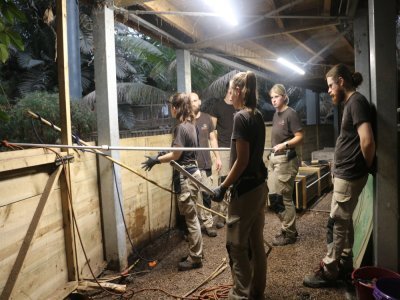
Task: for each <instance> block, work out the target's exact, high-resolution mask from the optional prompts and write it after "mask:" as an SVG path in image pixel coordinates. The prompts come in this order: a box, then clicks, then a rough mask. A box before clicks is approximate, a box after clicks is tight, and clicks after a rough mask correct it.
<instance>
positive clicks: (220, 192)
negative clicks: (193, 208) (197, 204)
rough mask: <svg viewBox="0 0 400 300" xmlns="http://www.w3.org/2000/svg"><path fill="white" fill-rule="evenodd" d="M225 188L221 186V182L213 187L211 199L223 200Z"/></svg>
mask: <svg viewBox="0 0 400 300" xmlns="http://www.w3.org/2000/svg"><path fill="white" fill-rule="evenodd" d="M226 190H227V188H226V187H224V186H222V184H221V185H220V186H219V187H217V188H215V189H214V191H213V192H214V195H212V196H211V199H212V200H213V201H215V202H221V201H222V200H224V196H225V193H226Z"/></svg>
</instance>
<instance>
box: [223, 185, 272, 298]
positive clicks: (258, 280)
mask: <svg viewBox="0 0 400 300" xmlns="http://www.w3.org/2000/svg"><path fill="white" fill-rule="evenodd" d="M267 193H268V190H267V185H266V184H265V183H263V184H261V185H259V186H257V187H256V188H255V189H253V190H251V191H249V192H247V193H245V194H243V195H241V196H239V197H232V199H231V202H230V203H229V206H228V219H227V222H226V223H227V229H226V230H227V231H226V248H227V250H228V255H229V264H230V266H231V272H232V279H233V287H232V289H231V290H230V292H229V296H228V299H235V300H237V299H264V290H265V285H266V277H267V261H266V256H265V249H264V234H263V230H264V220H265V214H264V208H265V199H266V195H267ZM235 220H236V221H235ZM249 248H250V249H249ZM249 253H251V254H250V255H249Z"/></svg>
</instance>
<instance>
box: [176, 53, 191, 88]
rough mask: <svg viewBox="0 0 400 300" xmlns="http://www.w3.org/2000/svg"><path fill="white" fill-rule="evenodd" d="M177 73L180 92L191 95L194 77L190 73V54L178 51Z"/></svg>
mask: <svg viewBox="0 0 400 300" xmlns="http://www.w3.org/2000/svg"><path fill="white" fill-rule="evenodd" d="M175 51H176V72H177V80H178V92H182V93H190V92H191V91H192V77H191V76H192V75H191V72H190V52H189V51H188V50H183V49H176V50H175Z"/></svg>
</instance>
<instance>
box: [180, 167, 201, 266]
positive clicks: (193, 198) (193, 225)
mask: <svg viewBox="0 0 400 300" xmlns="http://www.w3.org/2000/svg"><path fill="white" fill-rule="evenodd" d="M192 175H193V177H195V178H196V179H197V180H199V181H200V180H201V176H200V171H199V170H197V171H196V172H194V173H193V174H192ZM179 182H180V186H181V192H180V194H178V197H177V198H178V209H179V212H180V214H181V215H183V216H184V217H185V221H186V226H187V228H188V231H189V236H188V238H189V256H190V258H191V259H192V261H193V262H201V259H202V256H203V237H202V236H201V228H200V222H199V219H198V217H197V208H196V202H197V199H198V193H199V188H198V186H197V185H196V184H195V183H193V182H192V181H191V180H189V179H188V178H186V177H184V176H183V175H182V174H180V175H179Z"/></svg>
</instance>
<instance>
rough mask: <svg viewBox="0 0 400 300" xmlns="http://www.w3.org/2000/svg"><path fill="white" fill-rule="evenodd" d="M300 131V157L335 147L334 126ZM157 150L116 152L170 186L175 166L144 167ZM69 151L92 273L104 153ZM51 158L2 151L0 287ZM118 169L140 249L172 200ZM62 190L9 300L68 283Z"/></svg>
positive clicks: (99, 265) (163, 222) (153, 141)
mask: <svg viewBox="0 0 400 300" xmlns="http://www.w3.org/2000/svg"><path fill="white" fill-rule="evenodd" d="M266 132H267V137H266V145H265V146H266V147H270V146H271V145H270V140H271V138H270V135H271V127H269V126H268V127H267V131H266ZM305 132H306V134H305V142H304V144H303V146H302V147H301V150H300V151H301V155H302V158H303V160H306V159H311V151H314V150H317V145H319V148H320V149H321V148H323V147H324V146H331V147H332V146H333V142H331V140H333V138H332V139H331V138H330V137H332V136H333V128H332V127H331V126H328V125H320V126H319V128H318V130H317V129H316V127H315V126H308V127H306V129H305ZM317 133H318V134H317ZM170 144H171V135H170V134H165V135H158V136H149V137H136V138H128V139H123V140H121V142H120V145H121V146H150V147H155V146H157V147H158V146H160V147H164V146H165V147H169V146H170ZM156 153H157V152H145V151H121V161H122V162H123V163H124V164H127V165H128V166H130V167H132V168H133V169H134V170H136V171H137V172H139V173H140V174H142V175H144V176H147V177H149V178H150V179H152V180H154V181H156V182H157V183H159V184H160V185H162V186H164V187H166V188H171V175H172V168H171V167H170V166H169V165H168V164H162V165H156V166H154V168H153V169H152V170H151V171H150V172H145V171H144V170H143V169H141V163H142V162H143V161H144V160H145V157H144V155H155V154H156ZM267 154H268V153H266V155H265V157H264V158H265V161H266V156H267ZM74 156H75V159H74V162H73V163H72V164H71V174H72V177H71V178H72V187H73V190H72V195H73V206H74V211H75V215H76V217H77V222H78V226H79V230H80V234H81V236H82V240H83V244H84V247H85V250H86V253H87V255H88V257H89V259H90V265H91V267H92V268H93V270H94V272H95V274H96V275H97V274H99V273H100V271H101V270H102V269H103V268H104V266H105V261H104V256H103V241H102V228H101V210H100V203H99V201H100V200H99V189H98V174H97V159H104V158H102V157H98V156H96V155H94V154H92V153H89V152H79V153H75V154H74ZM54 159H55V156H54V154H51V153H45V152H44V151H43V150H42V149H31V150H21V151H13V152H2V153H0V194H1V197H0V270H1V272H0V292H1V291H2V289H3V288H4V285H5V283H6V281H7V278H8V275H9V274H10V271H11V268H12V266H13V264H14V261H15V258H16V255H17V253H18V250H19V249H20V247H21V243H22V240H23V238H24V236H25V234H26V230H27V228H28V226H29V223H30V220H31V218H32V216H33V212H34V210H35V209H36V206H37V204H38V201H39V198H40V196H41V194H42V192H43V189H44V186H45V185H46V182H47V180H48V178H49V174H50V173H51V172H52V170H53V169H54V163H53V162H54ZM121 174H122V197H123V207H124V213H125V218H126V222H127V225H128V232H129V234H130V236H131V239H132V240H133V243H134V246H135V247H141V246H143V245H145V244H148V243H149V242H151V241H153V240H154V239H155V238H157V237H158V236H159V235H161V234H162V233H164V232H166V231H167V230H168V227H169V220H170V212H171V210H172V216H171V220H172V224H171V226H175V214H176V207H175V201H174V200H173V201H171V194H170V193H169V192H166V191H164V190H162V189H160V188H159V187H157V186H155V185H153V184H151V183H149V182H147V181H145V180H144V179H142V178H140V177H139V176H137V175H135V174H134V173H132V172H130V171H128V170H125V169H122V172H121ZM214 174H215V173H214ZM214 178H216V176H214ZM215 185H216V181H215ZM60 195H61V191H60V187H59V185H57V187H56V190H55V191H54V192H53V194H52V196H51V197H50V198H49V199H48V202H47V204H46V206H45V208H44V212H43V215H42V217H41V219H40V222H39V225H38V229H37V231H36V233H35V236H34V238H33V241H32V244H31V247H30V249H29V251H28V254H27V257H26V260H25V263H24V265H23V267H22V270H21V273H20V274H19V277H18V280H17V282H16V284H15V287H14V290H13V293H12V299H21V298H26V295H28V296H29V298H31V299H47V298H49V297H50V296H51V295H52V296H54V294H55V292H56V291H59V290H63V288H64V287H65V286H68V278H67V277H68V276H67V265H66V259H65V249H64V248H65V244H64V243H65V242H64V233H63V222H62V209H61V202H60V201H61V196H60ZM171 206H172V207H171ZM127 245H128V253H131V252H132V249H131V246H130V243H129V242H127ZM76 249H77V257H78V260H77V261H78V269H77V270H78V275H79V277H80V278H90V277H91V275H90V272H89V270H88V266H87V263H86V261H85V259H84V256H83V252H82V249H81V246H80V244H79V240H78V237H76Z"/></svg>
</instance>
